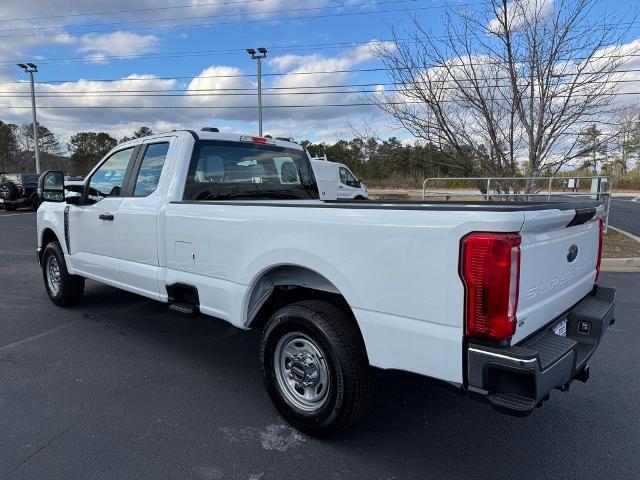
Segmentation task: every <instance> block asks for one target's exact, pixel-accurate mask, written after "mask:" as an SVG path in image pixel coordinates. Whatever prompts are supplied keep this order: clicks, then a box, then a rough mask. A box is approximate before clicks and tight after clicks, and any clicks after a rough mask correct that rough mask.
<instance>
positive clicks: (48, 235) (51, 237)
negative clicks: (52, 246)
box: [40, 228, 60, 248]
mask: <svg viewBox="0 0 640 480" xmlns="http://www.w3.org/2000/svg"><path fill="white" fill-rule="evenodd" d="M59 241H60V240H58V237H57V236H56V234H55V233H54V232H53V230H51V229H50V228H45V230H44V232H42V243H41V244H40V246H41V247H42V248H44V247H46V246H47V244H49V243H50V242H59Z"/></svg>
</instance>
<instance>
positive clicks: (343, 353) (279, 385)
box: [260, 300, 372, 435]
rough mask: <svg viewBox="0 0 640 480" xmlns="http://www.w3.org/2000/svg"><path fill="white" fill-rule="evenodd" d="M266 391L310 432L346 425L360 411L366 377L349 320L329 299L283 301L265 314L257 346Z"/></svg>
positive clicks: (368, 378) (331, 430) (363, 353)
mask: <svg viewBox="0 0 640 480" xmlns="http://www.w3.org/2000/svg"><path fill="white" fill-rule="evenodd" d="M260 356H261V363H262V370H263V377H264V381H265V385H266V387H267V391H268V392H269V396H270V397H271V399H272V401H273V402H274V404H275V406H276V408H277V409H278V410H279V411H280V413H281V414H282V415H283V416H284V417H285V419H286V420H287V421H288V422H289V423H291V424H292V425H293V426H294V427H296V428H298V429H299V430H301V431H303V432H305V433H308V434H310V435H331V434H333V433H336V432H338V431H341V430H344V429H347V428H349V427H350V426H351V425H353V424H354V423H355V422H356V421H357V420H358V419H359V418H360V417H361V416H362V414H363V413H364V411H365V409H366V405H367V401H368V398H369V395H370V391H371V385H372V379H371V372H370V369H369V362H368V359H367V354H366V351H365V347H364V342H363V340H362V337H361V335H360V332H359V330H358V328H357V326H356V325H355V323H354V321H353V320H352V319H351V318H349V317H348V316H347V315H346V314H345V313H344V312H342V311H341V310H340V309H338V308H337V307H335V306H334V305H332V304H331V303H328V302H325V301H318V300H310V301H304V302H299V303H294V304H292V305H288V306H286V307H284V308H282V309H280V310H278V311H277V312H276V313H275V314H273V316H272V317H271V318H270V319H269V321H268V323H267V326H266V327H265V330H264V332H263V336H262V342H261V345H260Z"/></svg>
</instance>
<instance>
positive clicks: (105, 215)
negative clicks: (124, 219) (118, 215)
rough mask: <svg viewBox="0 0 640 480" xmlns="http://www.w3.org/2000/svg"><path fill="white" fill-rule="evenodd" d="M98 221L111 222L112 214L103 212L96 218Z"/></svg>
mask: <svg viewBox="0 0 640 480" xmlns="http://www.w3.org/2000/svg"><path fill="white" fill-rule="evenodd" d="M98 218H99V219H100V220H109V221H112V220H113V213H109V212H104V213H102V214H100V216H99V217H98Z"/></svg>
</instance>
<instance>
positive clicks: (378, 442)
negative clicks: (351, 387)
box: [78, 284, 607, 478]
mask: <svg viewBox="0 0 640 480" xmlns="http://www.w3.org/2000/svg"><path fill="white" fill-rule="evenodd" d="M114 300H115V301H114ZM78 310H79V311H81V312H84V313H83V314H84V316H85V318H86V319H87V321H89V322H96V323H103V324H105V325H107V326H111V327H115V328H114V329H113V330H114V331H116V330H117V331H119V332H121V333H122V332H123V331H124V332H125V333H127V334H129V335H132V336H134V337H135V336H140V337H144V338H147V339H148V338H149V337H152V338H153V339H154V340H155V341H156V342H157V343H159V344H160V348H162V349H166V350H167V352H170V354H178V355H179V356H180V358H183V359H184V358H187V359H189V362H188V364H187V367H190V366H192V367H193V368H194V369H198V370H203V369H209V370H211V371H217V372H221V371H222V372H223V373H221V374H220V375H233V376H234V377H235V379H236V383H240V384H242V385H244V386H245V388H246V392H245V393H246V394H245V395H243V396H240V397H238V398H237V402H238V405H236V406H235V407H234V408H235V411H236V412H237V414H238V418H237V419H232V418H231V419H230V418H226V419H225V421H227V422H231V423H241V422H243V421H246V418H243V417H244V415H245V413H243V412H250V411H254V412H255V411H256V410H257V411H259V412H261V414H260V415H262V417H258V420H257V421H259V422H264V423H265V424H266V423H274V422H275V423H279V424H282V423H284V421H283V420H282V419H281V418H280V417H279V416H278V414H277V412H276V411H275V409H274V408H273V407H271V405H270V401H269V399H268V397H267V395H266V392H265V390H264V388H263V386H262V379H261V375H260V371H259V364H258V345H259V339H260V332H259V331H249V332H243V331H241V330H238V329H236V328H234V327H232V326H231V325H229V324H227V323H226V322H224V321H221V320H218V319H214V318H210V317H205V316H199V317H193V318H190V317H183V316H180V315H178V314H175V313H173V312H170V311H168V310H167V307H166V305H164V304H161V303H158V302H154V301H148V300H145V299H143V298H142V297H139V296H137V295H133V294H129V293H126V292H121V291H118V290H116V289H113V288H111V287H106V286H101V285H97V284H91V285H90V286H89V288H88V291H87V295H86V296H85V298H84V300H83V302H82V304H81V306H80V307H79V308H78ZM132 340H135V338H134V339H132ZM374 375H375V381H376V383H375V391H374V395H373V397H372V400H371V404H370V407H369V410H368V413H367V414H366V416H365V417H364V418H363V419H362V420H361V421H360V422H359V423H358V424H357V425H356V426H355V427H354V428H353V429H352V430H351V431H349V432H346V433H344V434H341V435H339V436H337V437H335V438H332V439H330V440H318V439H312V438H308V437H307V438H306V442H305V444H304V445H305V448H309V447H312V446H313V448H319V449H321V450H330V451H333V452H336V451H342V452H348V455H349V456H350V457H352V456H362V457H363V458H365V457H366V458H367V459H375V462H380V463H381V464H385V462H386V463H388V462H391V463H393V464H397V465H398V466H399V472H400V473H405V474H406V472H414V471H415V472H416V473H417V472H424V471H425V469H428V470H429V472H430V476H433V477H434V478H439V477H440V476H442V477H444V476H447V477H449V476H452V477H458V478H459V477H460V476H465V477H476V478H489V477H494V475H495V474H496V472H500V478H516V477H524V476H527V469H529V468H532V469H534V470H536V469H537V468H540V469H541V470H539V471H540V472H544V471H547V472H551V471H553V472H554V477H556V478H558V477H561V476H564V477H574V476H575V470H572V469H574V468H575V467H576V463H575V462H576V461H577V459H576V458H575V457H574V458H573V460H572V461H571V462H567V457H566V456H565V455H564V454H559V452H562V451H566V449H567V445H568V444H574V445H575V444H578V443H580V442H582V444H583V445H584V444H585V442H591V443H593V445H590V446H589V445H587V446H586V450H592V451H593V449H597V448H598V447H599V444H598V440H597V439H596V437H595V436H593V437H592V439H589V438H588V437H589V435H588V433H587V432H590V431H592V429H593V428H604V429H606V428H607V427H606V425H607V424H606V420H603V417H605V416H606V414H605V412H601V411H600V410H601V409H603V408H604V407H603V406H602V405H600V406H599V408H598V405H596V404H594V403H593V402H589V398H586V397H581V396H580V395H575V394H572V393H571V392H570V393H569V394H561V393H560V392H553V393H552V394H551V400H550V401H549V402H546V404H545V406H544V408H543V409H541V410H535V411H534V412H533V414H532V415H531V416H529V417H526V418H516V417H510V416H506V415H503V414H500V413H498V412H496V411H494V410H493V409H491V408H490V407H489V406H488V405H485V404H482V403H478V402H473V401H471V400H469V399H468V398H467V397H466V396H465V395H462V394H461V393H460V392H458V391H457V390H455V389H453V388H451V387H449V386H448V385H446V384H443V383H441V382H437V381H433V380H430V379H426V378H424V377H420V376H418V375H413V374H408V373H404V372H397V371H381V370H375V371H374ZM195 387H196V388H199V387H198V386H197V385H196V386H195ZM202 388H208V387H207V385H205V384H203V385H202ZM573 388H574V387H572V389H573ZM580 388H584V387H583V386H582V385H578V386H576V387H575V389H576V390H578V389H580ZM561 395H562V398H561V399H560V398H559V397H560V396H561ZM585 404H586V406H585ZM265 415H266V416H267V418H264V416H265ZM590 422H591V423H592V425H589V423H590ZM576 426H580V427H579V428H576ZM534 449H535V452H534ZM574 454H576V452H574ZM577 454H578V455H579V454H580V453H579V452H577ZM585 455H586V453H585ZM578 458H579V457H578ZM367 461H368V462H370V461H372V460H367ZM541 461H542V462H544V464H540V462H541ZM374 464H375V463H374ZM440 474H442V475H440ZM409 477H410V478H413V477H412V476H411V475H409Z"/></svg>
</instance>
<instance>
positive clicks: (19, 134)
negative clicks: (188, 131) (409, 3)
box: [0, 111, 640, 188]
mask: <svg viewBox="0 0 640 480" xmlns="http://www.w3.org/2000/svg"><path fill="white" fill-rule="evenodd" d="M620 125H621V126H620V128H619V129H618V130H616V131H615V132H613V133H611V132H604V131H603V129H602V128H600V127H599V126H598V125H597V124H592V125H590V126H588V127H587V128H585V129H584V130H583V131H582V132H581V134H580V135H579V136H578V137H577V138H576V139H575V142H576V144H577V153H576V154H575V161H574V162H573V164H572V165H565V167H564V168H563V169H562V171H561V173H562V174H565V175H571V174H574V175H584V176H588V175H600V174H601V175H607V176H611V177H613V178H614V181H615V185H616V186H617V187H618V188H621V187H628V188H640V111H627V114H626V117H625V118H622V119H621V123H620ZM152 134H153V131H152V130H151V128H149V127H146V126H143V127H140V128H139V129H137V130H135V131H134V132H132V133H131V135H130V136H125V137H123V138H121V139H120V140H117V139H116V138H114V137H113V136H111V135H110V134H109V133H106V132H78V133H76V134H74V135H72V136H71V138H70V139H69V142H68V143H67V144H66V149H65V148H64V147H63V145H62V144H61V142H60V141H59V139H58V137H57V135H55V134H54V133H53V132H52V131H51V130H50V129H48V128H47V127H46V126H44V125H42V124H38V143H39V145H40V156H41V162H42V169H43V170H47V169H58V170H63V171H64V172H65V173H66V174H68V175H86V173H87V172H88V171H89V170H90V169H91V168H92V167H93V166H94V165H95V164H96V163H97V162H98V161H99V160H100V159H101V158H102V157H104V156H105V155H106V154H107V152H109V150H111V149H112V148H114V147H115V146H116V145H118V144H119V143H122V142H126V141H128V140H131V139H133V138H141V137H145V136H148V135H152ZM300 144H301V145H302V146H304V147H305V148H306V149H307V150H308V151H309V154H310V155H311V156H312V157H322V156H324V155H326V156H327V159H328V160H331V161H334V162H338V163H343V164H345V165H347V166H348V167H349V168H350V169H351V170H352V171H353V173H355V174H356V176H357V177H358V178H360V179H363V180H364V181H365V182H366V183H367V184H368V185H370V186H374V187H382V188H418V187H420V185H421V184H422V181H423V180H424V179H425V178H428V177H486V176H494V177H498V176H525V175H526V174H527V173H528V169H527V162H526V161H524V162H521V163H519V164H517V165H516V166H515V168H514V169H513V170H509V171H508V172H504V171H500V170H496V168H495V165H494V163H493V162H492V161H491V160H490V159H489V158H488V157H487V156H486V155H484V154H482V152H480V153H478V152H477V151H476V152H475V154H474V147H472V146H468V147H467V148H468V151H465V150H464V149H463V153H462V154H461V153H460V151H459V149H454V148H452V147H449V146H438V145H435V144H433V143H431V142H425V141H422V140H415V141H413V142H411V143H407V142H402V141H400V140H399V139H398V138H396V137H391V138H389V139H386V140H383V139H380V138H376V137H369V138H354V139H352V140H338V141H336V142H334V143H327V142H321V143H313V142H310V141H308V140H304V141H301V142H300ZM0 170H1V171H4V172H33V171H34V154H33V128H32V125H31V124H24V125H13V124H8V123H4V122H2V121H0ZM557 173H558V170H557V169H556V168H555V167H551V166H550V167H548V168H546V169H545V168H542V169H540V171H539V175H540V176H545V175H556V174H557ZM467 185H468V184H467Z"/></svg>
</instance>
